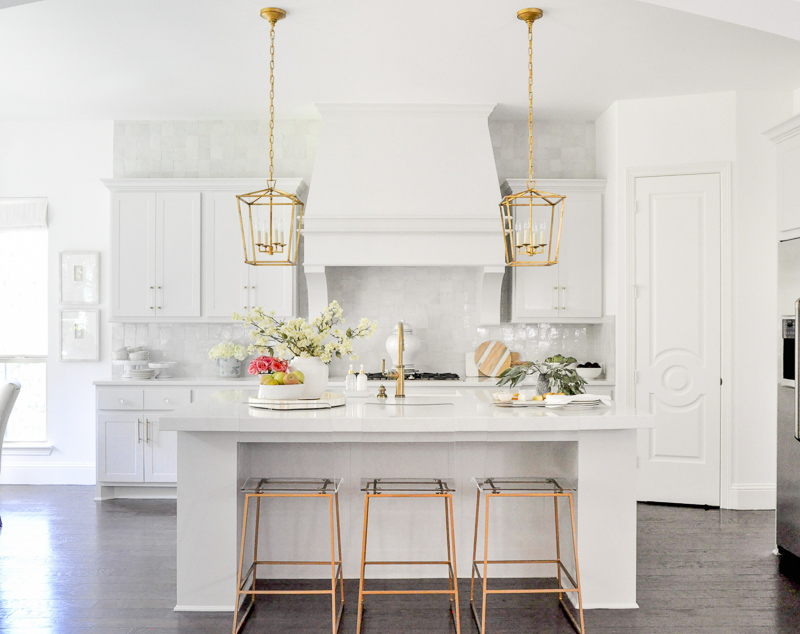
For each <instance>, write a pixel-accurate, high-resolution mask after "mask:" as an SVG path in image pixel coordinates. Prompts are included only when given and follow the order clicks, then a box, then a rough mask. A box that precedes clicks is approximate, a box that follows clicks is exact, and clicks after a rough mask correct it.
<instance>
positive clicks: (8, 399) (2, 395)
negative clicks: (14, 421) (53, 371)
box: [0, 381, 22, 528]
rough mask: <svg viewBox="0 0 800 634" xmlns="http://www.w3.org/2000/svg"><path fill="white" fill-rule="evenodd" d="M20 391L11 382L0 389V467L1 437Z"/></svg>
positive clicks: (1, 523) (3, 434) (18, 387)
mask: <svg viewBox="0 0 800 634" xmlns="http://www.w3.org/2000/svg"><path fill="white" fill-rule="evenodd" d="M20 389H22V386H21V385H20V384H19V383H15V382H13V381H12V382H11V383H6V384H5V385H4V386H3V387H2V389H0V467H2V464H1V463H2V458H3V437H4V436H5V435H6V428H7V427H8V419H9V418H11V410H12V409H14V403H16V402H17V397H18V396H19V391H20ZM2 527H3V518H2V517H0V528H2Z"/></svg>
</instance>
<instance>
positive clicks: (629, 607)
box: [583, 602, 639, 610]
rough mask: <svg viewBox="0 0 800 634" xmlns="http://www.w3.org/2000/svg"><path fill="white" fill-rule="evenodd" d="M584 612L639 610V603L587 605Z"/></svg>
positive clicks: (584, 606) (585, 604) (584, 605)
mask: <svg viewBox="0 0 800 634" xmlns="http://www.w3.org/2000/svg"><path fill="white" fill-rule="evenodd" d="M583 609H584V610H638V609H639V604H638V603H586V602H584V604H583Z"/></svg>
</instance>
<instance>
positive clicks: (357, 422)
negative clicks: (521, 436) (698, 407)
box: [159, 388, 654, 439]
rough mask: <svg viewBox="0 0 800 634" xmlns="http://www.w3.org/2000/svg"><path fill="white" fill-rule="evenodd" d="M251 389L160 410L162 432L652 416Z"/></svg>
mask: <svg viewBox="0 0 800 634" xmlns="http://www.w3.org/2000/svg"><path fill="white" fill-rule="evenodd" d="M255 394H256V392H255V390H220V391H219V392H216V393H214V394H213V395H211V397H209V398H205V399H202V400H200V401H198V402H195V403H192V404H191V405H187V406H185V407H182V408H179V409H177V410H175V411H173V412H167V413H164V414H162V415H161V416H160V423H159V424H160V428H161V429H162V430H165V431H166V430H175V431H196V432H242V433H249V432H273V433H289V434H294V435H297V434H306V433H309V434H316V435H319V436H320V437H323V436H324V434H331V438H332V439H335V437H334V435H335V434H339V433H343V434H356V435H357V434H364V433H375V432H378V433H381V432H383V433H401V434H402V433H408V432H414V433H429V432H438V433H443V432H444V433H447V432H453V433H457V432H468V433H472V434H480V433H494V432H530V431H533V432H543V431H558V432H563V431H583V430H620V429H637V428H644V427H652V426H653V418H654V417H653V416H652V415H651V414H647V413H641V412H637V411H636V410H632V409H629V408H626V407H622V406H617V405H613V404H612V405H611V406H605V405H601V406H596V407H573V406H569V407H562V408H549V407H526V408H507V407H498V406H496V405H494V404H493V403H492V400H491V395H490V394H489V391H488V390H483V389H476V388H462V389H459V390H458V391H456V392H455V393H449V394H441V395H431V394H428V395H420V396H413V395H410V396H408V397H407V399H406V400H405V402H404V403H403V404H395V403H394V401H393V399H391V398H390V399H388V402H381V401H379V400H378V399H376V398H375V396H374V395H373V396H369V397H366V398H348V399H347V404H346V405H344V406H343V407H336V408H333V409H319V410H297V411H276V410H268V409H256V408H252V407H249V406H248V404H247V398H248V397H249V396H255Z"/></svg>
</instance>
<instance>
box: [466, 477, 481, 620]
mask: <svg viewBox="0 0 800 634" xmlns="http://www.w3.org/2000/svg"><path fill="white" fill-rule="evenodd" d="M480 513H481V490H480V489H478V498H477V501H476V502H475V533H474V535H475V538H474V539H473V540H472V565H471V566H470V584H469V603H470V607H471V608H472V610H473V611H474V610H475V605H474V603H475V561H476V560H477V557H478V523H479V522H478V520H479V519H480Z"/></svg>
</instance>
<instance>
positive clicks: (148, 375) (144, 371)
mask: <svg viewBox="0 0 800 634" xmlns="http://www.w3.org/2000/svg"><path fill="white" fill-rule="evenodd" d="M155 374H156V371H155V370H151V369H149V368H131V369H130V370H128V375H130V378H132V379H137V380H142V379H152V378H153V377H154V376H155Z"/></svg>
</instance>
